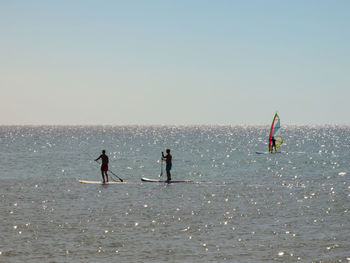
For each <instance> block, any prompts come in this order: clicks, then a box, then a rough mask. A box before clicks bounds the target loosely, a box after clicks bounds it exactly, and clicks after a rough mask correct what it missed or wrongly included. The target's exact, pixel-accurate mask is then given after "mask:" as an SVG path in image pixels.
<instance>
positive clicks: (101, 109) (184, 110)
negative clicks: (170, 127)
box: [0, 0, 350, 125]
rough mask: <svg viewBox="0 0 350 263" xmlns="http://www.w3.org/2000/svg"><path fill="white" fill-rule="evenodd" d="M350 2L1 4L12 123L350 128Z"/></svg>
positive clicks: (1, 48)
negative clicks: (277, 119) (275, 123)
mask: <svg viewBox="0 0 350 263" xmlns="http://www.w3.org/2000/svg"><path fill="white" fill-rule="evenodd" d="M349 14H350V1H348V0H343V1H340V0H334V1H329V0H327V1H322V0H317V1H313V0H309V1H301V0H300V1H299V0H298V1H292V0H290V1H287V0H286V1H280V0H275V1H270V0H266V1H261V0H256V1H253V0H248V1H245V0H242V1H234V0H230V1H205V0H198V1H191V0H183V1H182V0H176V1H170V0H169V1H166V0H159V1H152V0H147V1H146V0H145V1H132V0H131V1H129V0H128V1H113V0H110V1H98V0H96V1H88V0H82V1H80V0H74V1H71V0H66V1H65V0H60V1H46V0H45V1H44V0H43V1H35V0H33V1H25V0H23V1H16V0H2V1H0V38H1V39H0V92H1V96H0V112H1V114H0V124H3V125H7V124H115V125H119V124H121V125H122V124H227V125H243V124H248V125H254V124H268V125H269V124H270V122H271V120H272V118H273V114H274V113H275V111H278V112H279V114H280V116H281V122H282V124H283V123H287V124H347V125H349V124H350V117H349V113H350V110H349V100H350V87H349V84H350V15H349Z"/></svg>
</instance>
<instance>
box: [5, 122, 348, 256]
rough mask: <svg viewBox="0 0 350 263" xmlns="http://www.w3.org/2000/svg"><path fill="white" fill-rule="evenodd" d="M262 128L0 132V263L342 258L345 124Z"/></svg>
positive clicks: (26, 129) (345, 229) (344, 239)
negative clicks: (273, 135)
mask: <svg viewBox="0 0 350 263" xmlns="http://www.w3.org/2000/svg"><path fill="white" fill-rule="evenodd" d="M268 129H269V127H265V126H210V125H206V126H162V125H159V126H0V262H4V263H12V262H14V263H15V262H26V263H31V262H33V263H38V262H140V263H141V262H143V263H144V262H186V263H187V262H190V263H191V262H350V211H349V210H350V127H349V126H326V125H325V126H292V125H290V126H282V127H281V129H280V130H279V134H280V135H281V136H282V138H283V141H284V143H283V145H282V146H281V147H280V148H279V149H278V150H279V152H278V153H273V154H270V153H268V145H267V138H268V132H269V131H268ZM167 148H169V149H171V153H172V155H173V167H172V179H174V180H176V179H177V180H191V181H192V182H191V183H177V184H166V183H149V182H142V181H141V178H142V177H147V178H153V179H159V178H164V177H165V171H164V172H163V175H162V177H160V175H161V174H162V171H163V170H164V166H163V165H162V162H161V152H162V151H163V152H165V150H166V149H167ZM103 149H105V150H106V153H107V155H108V156H109V160H110V164H109V168H110V171H111V172H113V174H114V175H113V174H111V173H110V180H115V181H120V180H119V179H118V177H119V178H121V179H122V180H123V183H120V184H113V185H112V184H111V185H98V184H82V183H79V180H94V181H101V180H102V178H101V173H100V170H99V169H100V168H99V164H98V163H97V162H95V161H94V159H95V158H97V157H98V156H99V155H100V154H101V151H102V150H103ZM257 152H259V153H260V154H257ZM162 168H163V170H162ZM116 176H118V177H116Z"/></svg>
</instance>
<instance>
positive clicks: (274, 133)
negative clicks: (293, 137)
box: [269, 113, 283, 152]
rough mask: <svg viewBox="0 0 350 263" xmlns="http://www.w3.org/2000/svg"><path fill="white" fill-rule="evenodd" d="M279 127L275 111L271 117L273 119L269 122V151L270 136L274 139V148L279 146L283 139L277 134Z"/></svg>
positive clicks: (270, 145)
mask: <svg viewBox="0 0 350 263" xmlns="http://www.w3.org/2000/svg"><path fill="white" fill-rule="evenodd" d="M280 128H281V121H280V117H279V116H278V114H277V113H276V114H275V116H274V117H273V121H272V124H271V129H270V136H269V151H270V152H271V151H272V150H273V149H272V137H274V138H275V140H276V149H277V148H278V147H280V146H281V145H282V143H283V139H282V137H281V136H278V135H277V133H278V130H279V129H280Z"/></svg>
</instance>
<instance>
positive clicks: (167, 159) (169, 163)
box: [162, 149, 173, 181]
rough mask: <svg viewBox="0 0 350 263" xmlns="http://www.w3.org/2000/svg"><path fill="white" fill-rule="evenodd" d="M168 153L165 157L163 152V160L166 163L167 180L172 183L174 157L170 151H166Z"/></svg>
mask: <svg viewBox="0 0 350 263" xmlns="http://www.w3.org/2000/svg"><path fill="white" fill-rule="evenodd" d="M166 153H167V155H165V156H164V152H162V159H163V160H164V161H165V162H166V168H165V170H166V176H167V180H168V181H171V174H170V170H171V166H172V159H173V156H172V155H171V154H170V149H166Z"/></svg>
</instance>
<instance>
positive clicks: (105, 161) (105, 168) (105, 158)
mask: <svg viewBox="0 0 350 263" xmlns="http://www.w3.org/2000/svg"><path fill="white" fill-rule="evenodd" d="M99 159H101V160H102V164H101V175H102V180H103V181H102V183H104V184H105V183H106V180H105V175H106V179H107V183H108V174H107V171H108V162H109V159H108V156H107V155H106V150H102V154H101V155H100V156H99V157H98V158H97V159H95V161H96V162H97V161H98V160H99Z"/></svg>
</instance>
